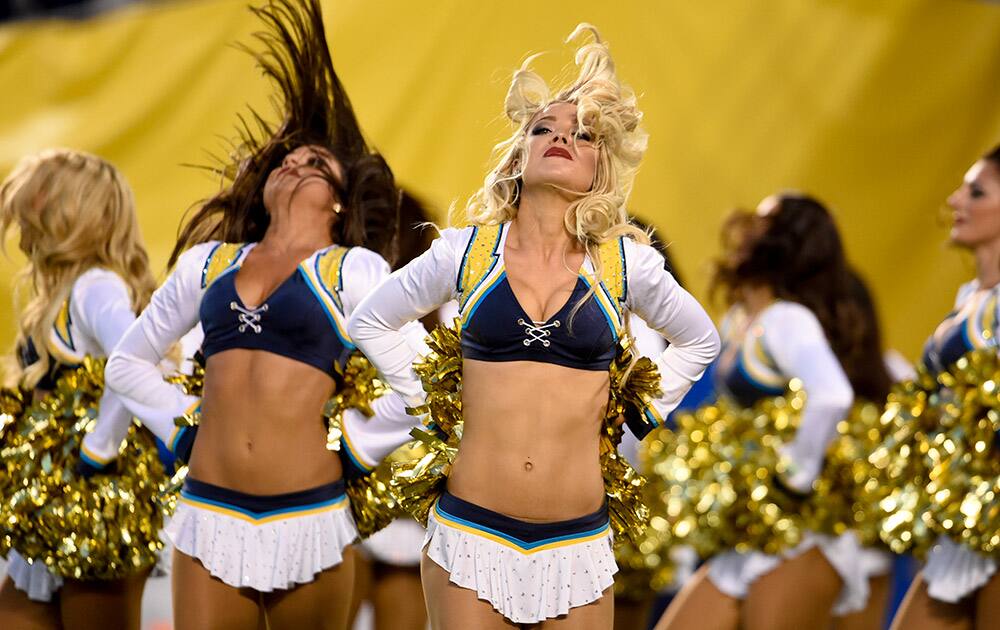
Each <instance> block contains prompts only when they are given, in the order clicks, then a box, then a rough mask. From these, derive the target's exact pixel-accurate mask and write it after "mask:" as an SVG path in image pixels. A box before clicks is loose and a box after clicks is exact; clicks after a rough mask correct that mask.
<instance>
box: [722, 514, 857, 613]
mask: <svg viewBox="0 0 1000 630" xmlns="http://www.w3.org/2000/svg"><path fill="white" fill-rule="evenodd" d="M814 547H816V548H818V549H819V550H820V552H821V553H822V554H823V557H825V558H826V559H827V561H828V562H829V563H830V564H831V565H832V566H833V568H834V570H835V571H836V572H837V575H839V576H840V579H841V580H842V581H843V587H842V588H841V590H840V594H839V595H838V596H837V601H836V602H835V603H834V606H833V610H832V611H831V612H832V614H833V615H835V616H843V615H849V614H851V613H854V612H858V611H859V610H863V609H864V608H865V606H866V605H867V604H868V594H869V588H868V578H869V575H868V573H867V572H866V570H865V567H864V563H863V560H862V555H861V545H860V544H859V543H858V539H857V537H856V536H855V535H854V533H853V532H847V533H844V534H841V535H840V536H825V535H821V534H813V533H807V534H806V535H805V537H804V539H803V541H802V542H801V543H800V544H799V545H798V546H796V547H795V548H794V549H791V550H789V551H786V552H785V553H784V554H782V555H769V554H765V553H761V552H757V551H753V552H749V553H738V552H736V551H730V552H727V553H723V554H721V555H718V556H716V557H714V558H712V559H711V560H709V562H708V578H709V579H710V580H711V581H712V584H714V585H715V586H716V588H718V589H719V590H720V591H722V592H723V593H725V594H726V595H729V596H730V597H735V598H736V599H743V598H745V597H746V596H747V593H749V591H750V586H751V585H752V584H753V583H754V582H756V581H757V580H758V579H759V578H761V577H762V576H764V575H766V574H768V573H770V572H771V571H773V570H774V569H776V568H778V565H780V564H781V563H782V562H783V561H784V560H786V559H790V558H795V557H797V556H799V555H801V554H803V553H805V552H807V551H809V550H810V549H812V548H814Z"/></svg>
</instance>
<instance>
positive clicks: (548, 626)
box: [533, 587, 615, 630]
mask: <svg viewBox="0 0 1000 630" xmlns="http://www.w3.org/2000/svg"><path fill="white" fill-rule="evenodd" d="M614 617H615V595H614V587H609V588H608V590H606V591H604V593H603V594H602V595H601V598H600V599H598V600H597V601H593V602H590V603H589V604H587V605H586V606H577V607H576V608H570V610H569V612H568V613H566V614H565V615H563V616H561V617H556V618H555V619H546V620H545V621H543V622H542V623H540V624H537V625H535V626H533V627H534V628H537V629H538V630H577V629H579V630H611V628H612V627H613V626H614V623H615V619H614Z"/></svg>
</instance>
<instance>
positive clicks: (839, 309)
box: [657, 194, 888, 630]
mask: <svg viewBox="0 0 1000 630" xmlns="http://www.w3.org/2000/svg"><path fill="white" fill-rule="evenodd" d="M723 236H724V239H723V240H724V241H725V242H726V244H725V246H726V249H727V251H726V259H725V260H724V261H723V262H722V263H721V264H720V265H719V268H718V270H717V276H716V279H715V282H716V285H717V286H718V287H720V288H722V289H724V290H725V291H726V292H727V295H728V298H729V301H730V303H731V304H732V308H731V310H730V312H729V314H728V315H727V317H726V320H725V322H724V323H723V326H722V330H721V332H722V337H723V352H722V354H721V355H720V360H719V364H718V367H717V372H716V379H717V385H718V387H719V389H720V392H721V393H723V394H724V395H726V396H728V397H729V398H730V399H732V400H733V401H734V402H735V403H736V404H737V405H740V406H746V407H751V406H753V405H754V403H756V402H757V401H758V400H761V399H764V398H768V397H774V396H779V395H781V394H783V393H784V391H785V389H786V387H787V386H788V383H789V381H790V380H791V379H798V380H799V381H800V382H801V383H802V387H803V389H804V390H805V393H806V404H805V406H804V408H803V409H802V414H801V422H800V424H799V428H798V430H797V431H796V432H795V436H794V438H793V439H792V440H791V441H789V442H788V443H786V444H784V445H782V446H781V447H780V448H779V452H780V455H781V457H782V458H783V459H784V460H785V463H786V464H787V465H786V467H785V470H784V472H783V473H782V477H781V480H782V482H783V483H784V485H786V486H787V487H788V488H789V489H791V490H792V491H794V492H798V493H802V494H806V493H809V492H810V491H811V488H812V484H813V481H814V480H815V479H816V478H817V476H818V475H819V473H820V471H821V469H822V466H823V460H824V456H825V452H826V449H827V447H828V445H829V444H830V442H831V441H832V439H833V438H834V436H835V435H836V426H837V423H838V422H839V421H840V420H842V419H843V418H844V417H845V416H846V415H847V412H848V410H849V408H850V406H851V403H852V401H853V398H854V395H855V393H857V395H859V396H864V397H873V398H874V399H876V400H877V399H878V397H879V396H880V395H882V396H884V390H885V388H886V387H887V383H888V377H887V376H886V375H885V374H884V368H883V367H882V363H881V358H880V357H879V353H878V349H877V348H871V347H869V346H867V345H865V344H863V343H861V339H860V337H859V335H858V333H857V331H858V330H859V329H860V328H861V327H863V326H865V325H866V324H867V323H868V322H867V321H866V319H865V318H864V317H863V316H862V314H861V313H860V312H859V309H858V308H857V307H856V305H852V303H851V301H850V300H849V299H848V295H849V292H850V285H851V281H852V280H851V274H850V272H849V269H848V266H847V261H846V259H845V256H844V251H843V246H842V244H841V239H840V234H839V233H838V231H837V227H836V225H835V223H834V221H833V217H832V216H831V215H830V213H829V211H827V209H826V208H825V207H824V206H823V205H822V204H821V203H820V202H818V201H816V200H815V199H813V198H811V197H807V196H804V195H798V194H783V195H778V196H772V197H768V198H767V199H765V200H764V201H762V202H761V203H760V205H759V206H758V208H757V211H756V213H754V214H749V213H739V214H737V215H735V216H734V217H733V218H732V219H731V220H730V221H729V222H728V223H727V224H726V226H725V227H724V230H723ZM873 366H874V367H873ZM852 386H853V388H852ZM859 551H860V548H859V544H858V542H857V539H856V538H855V537H854V535H853V534H852V533H850V532H848V533H847V534H844V535H842V536H839V537H829V536H820V535H816V534H808V535H807V536H806V538H805V539H804V541H803V542H802V543H801V544H800V545H799V546H798V547H796V548H794V549H792V550H790V551H789V552H786V553H785V554H783V555H781V556H776V555H767V554H764V553H760V552H748V553H738V552H735V551H733V552H728V553H724V554H721V555H720V556H717V557H715V558H713V559H712V560H711V561H710V562H709V563H708V564H707V565H706V566H705V567H702V569H701V570H700V571H699V572H698V573H697V574H696V577H695V579H693V580H692V581H691V582H690V583H689V584H688V585H687V586H686V587H685V588H684V590H682V591H681V593H680V594H679V595H678V597H677V599H676V600H675V601H674V603H673V604H672V605H671V606H670V607H669V608H668V610H667V612H666V613H665V615H664V617H663V618H662V619H661V620H660V623H659V624H658V625H657V628H658V629H660V630H664V629H670V630H676V629H678V628H684V629H686V628H734V629H735V628H737V627H742V628H749V629H755V628H768V629H775V628H789V629H793V628H822V627H825V626H827V625H828V624H829V622H830V616H831V613H833V612H851V611H855V610H860V609H861V608H863V607H864V606H865V604H866V599H867V581H866V579H865V576H864V575H863V572H862V568H861V565H860V561H859ZM791 593H795V596H794V597H793V596H790V594H791Z"/></svg>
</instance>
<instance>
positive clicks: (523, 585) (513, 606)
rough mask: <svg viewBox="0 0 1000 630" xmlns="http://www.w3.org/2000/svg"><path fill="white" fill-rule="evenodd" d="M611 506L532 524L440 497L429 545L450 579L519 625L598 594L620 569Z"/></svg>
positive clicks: (550, 615) (432, 517) (563, 610)
mask: <svg viewBox="0 0 1000 630" xmlns="http://www.w3.org/2000/svg"><path fill="white" fill-rule="evenodd" d="M611 538H612V534H611V527H610V522H609V520H608V512H607V508H602V509H601V510H599V511H597V512H595V513H594V514H590V515H587V516H584V517H581V518H578V519H573V520H569V521H560V522H557V523H528V522H525V521H519V520H517V519H513V518H510V517H508V516H504V515H503V514H499V513H497V512H493V511H490V510H487V509H485V508H482V507H479V506H477V505H475V504H472V503H469V502H467V501H463V500H462V499H459V498H457V497H455V496H454V495H451V494H448V493H445V494H444V495H442V496H441V498H440V499H439V500H438V502H437V503H436V504H435V505H434V508H433V509H432V510H431V512H430V516H429V517H428V519H427V535H426V538H425V542H424V551H425V552H426V553H427V556H428V557H429V558H430V559H431V560H433V561H434V562H435V563H437V564H438V565H440V566H441V567H442V568H443V569H444V570H445V571H447V572H448V573H449V575H450V579H451V582H452V583H454V584H456V585H458V586H460V587H462V588H466V589H469V590H472V591H475V592H476V594H477V595H478V597H479V599H482V600H485V601H487V602H489V603H490V604H491V605H492V606H493V608H494V609H495V610H496V611H497V612H499V613H500V614H502V615H503V616H504V617H506V618H507V619H509V620H510V621H512V622H514V623H538V622H540V621H544V620H545V619H550V618H553V617H558V616H560V615H565V614H567V613H568V612H569V611H570V609H572V608H576V607H578V606H584V605H586V604H589V603H591V602H594V601H597V600H598V599H600V598H601V597H602V596H603V595H604V593H605V591H607V590H608V589H609V588H610V587H611V586H612V585H613V584H614V574H615V573H616V572H617V571H618V565H616V564H615V556H614V552H613V551H612V548H611Z"/></svg>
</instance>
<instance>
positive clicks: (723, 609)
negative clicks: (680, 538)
mask: <svg viewBox="0 0 1000 630" xmlns="http://www.w3.org/2000/svg"><path fill="white" fill-rule="evenodd" d="M739 623H740V600H738V599H736V598H735V597H730V596H729V595H726V594H725V593H723V592H722V591H720V590H719V589H718V588H716V586H715V585H714V584H712V581H711V580H710V579H708V565H707V564H704V565H702V567H701V568H700V569H698V570H697V571H696V572H695V574H694V575H693V576H691V579H690V580H688V582H687V584H685V585H684V588H682V589H681V592H680V593H678V594H677V597H675V598H674V600H673V601H672V602H670V606H668V607H667V610H666V611H665V612H664V613H663V616H662V617H660V621H659V622H658V623H657V624H656V630H689V629H690V630H736V628H737V627H738V626H739Z"/></svg>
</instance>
